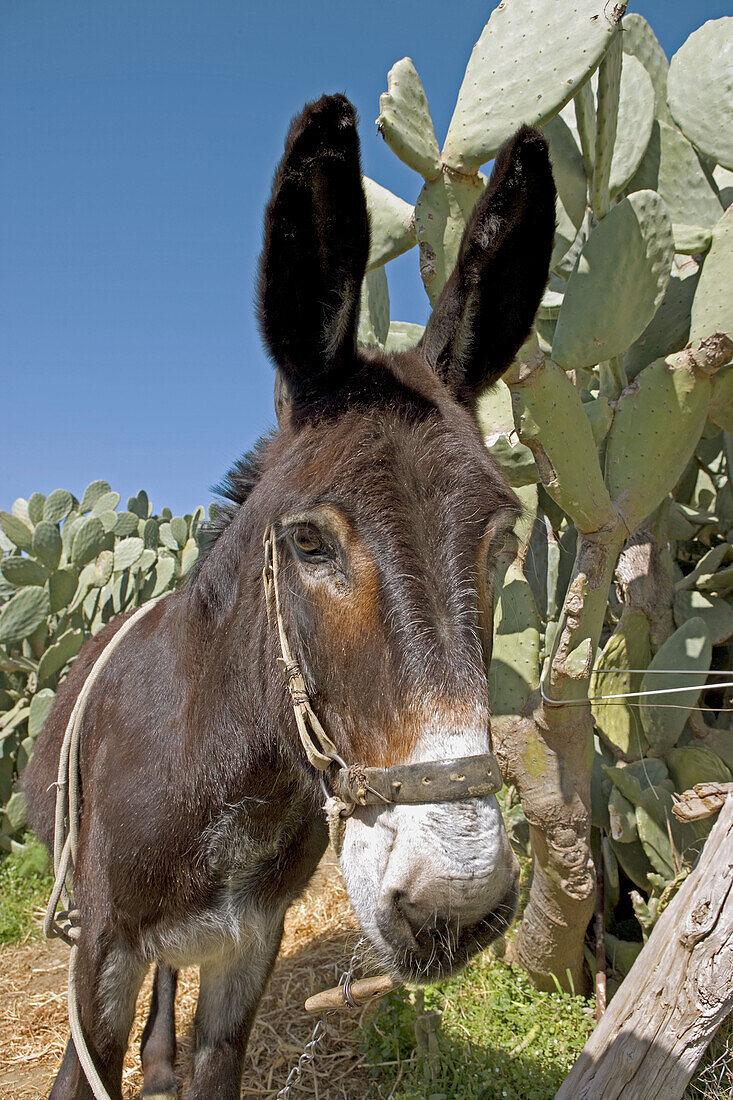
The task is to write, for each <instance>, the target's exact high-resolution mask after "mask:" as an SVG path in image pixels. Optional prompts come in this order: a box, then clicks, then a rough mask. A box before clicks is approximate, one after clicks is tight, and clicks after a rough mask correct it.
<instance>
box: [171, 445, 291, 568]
mask: <svg viewBox="0 0 733 1100" xmlns="http://www.w3.org/2000/svg"><path fill="white" fill-rule="evenodd" d="M274 435H275V432H274V431H271V432H268V433H267V434H266V435H263V436H261V437H260V438H259V439H258V440H257V442H256V443H255V445H254V447H253V448H252V450H251V451H248V452H247V453H246V454H244V455H242V457H241V458H238V459H237V461H236V462H235V463H234V465H233V466H232V468H231V469H230V470H228V471H227V473H226V474H225V475H224V477H223V478H222V479H221V481H220V482H219V484H218V485H215V486H214V487H213V488H212V492H213V493H215V494H216V496H217V497H219V498H220V499H219V500H218V501H216V502H215V503H214V505H213V506H212V509H211V515H210V517H209V519H208V520H207V521H206V523H204V524H203V526H202V527H201V530H200V533H199V556H198V559H197V560H196V564H195V566H194V568H193V569H192V570H191V574H192V576H196V575H197V574H198V572H199V570H200V569H201V566H202V565H203V563H204V562H205V561H206V558H207V557H208V556H209V554H210V553H211V551H212V550H213V548H214V546H215V545H216V543H217V542H218V540H219V539H220V538H221V536H222V535H223V534H224V532H225V531H226V529H227V527H228V526H229V524H230V523H231V522H232V520H233V519H234V517H235V516H236V514H237V512H238V511H239V509H240V508H241V507H242V505H243V504H244V503H245V501H246V500H247V498H248V497H249V495H250V493H251V492H252V490H253V489H254V487H255V485H256V484H257V482H258V481H259V480H260V478H261V477H262V472H263V470H264V467H265V454H266V451H267V448H268V446H269V444H270V442H271V441H272V439H273V437H274Z"/></svg>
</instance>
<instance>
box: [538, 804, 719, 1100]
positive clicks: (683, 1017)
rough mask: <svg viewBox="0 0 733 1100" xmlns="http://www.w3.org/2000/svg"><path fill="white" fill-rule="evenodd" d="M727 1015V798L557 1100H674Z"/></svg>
mask: <svg viewBox="0 0 733 1100" xmlns="http://www.w3.org/2000/svg"><path fill="white" fill-rule="evenodd" d="M731 1009H733V797H729V798H728V799H727V801H726V803H725V805H724V806H723V809H722V810H721V812H720V816H719V818H718V820H717V821H716V823H715V825H714V826H713V829H712V831H711V833H710V836H709V837H708V839H707V841H706V843H705V847H704V848H703V851H702V855H701V856H700V860H699V863H698V865H697V867H696V868H695V870H694V871H693V872H692V874H691V875H690V876H689V877H688V878H687V879H686V881H685V883H684V885H683V886H682V887H681V889H680V891H679V893H678V894H677V895H676V897H675V898H673V900H672V902H671V903H670V905H669V907H668V908H667V909H665V911H664V913H662V916H661V917H660V918H659V920H658V921H657V923H656V925H655V927H654V930H653V932H652V934H651V936H650V938H649V942H648V943H647V945H646V947H645V948H644V950H643V951H642V952H641V954H640V955H639V957H638V958H637V960H636V962H635V963H634V965H633V967H632V968H631V970H630V972H629V975H628V977H627V978H626V980H625V981H624V982H623V984H622V985H621V987H620V988H619V990H618V992H617V993H616V996H615V997H614V998H613V1000H612V1001H611V1004H610V1005H609V1007H608V1008H607V1009H606V1012H605V1013H604V1015H603V1019H602V1020H601V1022H600V1023H599V1025H598V1027H597V1028H596V1030H595V1031H594V1032H593V1034H592V1035H591V1037H590V1039H589V1040H588V1042H587V1043H586V1045H585V1047H584V1048H583V1050H582V1052H581V1055H580V1057H579V1058H578V1061H577V1062H576V1063H575V1065H574V1066H573V1068H572V1069H571V1071H570V1073H569V1075H568V1076H567V1077H566V1078H565V1081H564V1082H563V1084H562V1085H561V1086H560V1089H559V1091H558V1092H557V1094H556V1096H555V1100H680V1097H681V1096H682V1094H683V1092H684V1091H685V1088H686V1087H687V1084H688V1082H689V1080H690V1078H691V1077H692V1075H693V1073H694V1071H695V1067H696V1066H697V1063H698V1062H699V1060H700V1058H701V1057H702V1055H703V1053H704V1051H705V1048H706V1047H707V1045H708V1043H709V1042H710V1040H711V1039H712V1038H713V1035H714V1034H715V1032H716V1031H717V1029H718V1027H719V1025H720V1024H721V1023H722V1021H723V1020H724V1019H725V1017H726V1016H727V1015H728V1013H729V1012H730V1011H731Z"/></svg>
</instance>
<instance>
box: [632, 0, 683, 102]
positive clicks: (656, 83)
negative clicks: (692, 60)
mask: <svg viewBox="0 0 733 1100" xmlns="http://www.w3.org/2000/svg"><path fill="white" fill-rule="evenodd" d="M623 49H624V53H625V54H629V55H630V56H631V57H635V58H637V59H638V60H639V61H640V62H641V63H642V65H643V66H644V68H645V69H646V71H647V72H648V73H649V76H650V78H651V82H652V85H653V87H654V100H655V114H656V116H657V118H661V119H664V121H665V122H671V121H672V116H671V114H670V113H669V107H668V106H667V73H668V71H669V62H668V61H667V55H666V54H665V52H664V50H663V49H662V47H661V46H660V44H659V40H658V38H657V36H656V35H655V33H654V31H653V30H652V28H651V27H650V26H649V24H648V23H647V21H646V19H645V18H644V16H643V15H638V14H637V13H636V12H629V14H628V15H625V16H624V21H623Z"/></svg>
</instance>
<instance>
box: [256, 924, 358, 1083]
mask: <svg viewBox="0 0 733 1100" xmlns="http://www.w3.org/2000/svg"><path fill="white" fill-rule="evenodd" d="M365 942H366V941H365V939H364V937H363V936H362V938H361V939H360V940H359V942H358V943H357V945H356V947H355V948H354V953H353V955H352V956H351V961H350V962H349V967H348V970H346V971H345V973H343V974H342V975H341V978H340V980H339V986H340V987H344V986H345V987H346V988H349V987H350V985H351V981H352V979H353V977H354V971H355V970H356V967H357V963H358V962H359V957H360V953H361V949H362V947H363V946H364V944H365ZM336 1011H337V1010H336V1009H335V1008H330V1009H329V1010H328V1011H327V1012H324V1013H323V1015H322V1016H320V1017H319V1018H318V1020H316V1026H315V1027H314V1028H313V1031H312V1033H311V1037H310V1039H309V1040H308V1042H307V1043H306V1044H305V1046H304V1047H303V1053H302V1054H301V1055H300V1057H299V1058H298V1061H297V1062H296V1063H295V1065H294V1066H293V1068H292V1069H291V1071H290V1073H289V1074H288V1079H287V1081H286V1082H285V1084H284V1085H283V1087H282V1088H281V1089H280V1091H279V1093H278V1094H277V1097H276V1100H288V1098H289V1097H290V1094H291V1092H292V1090H293V1087H294V1086H295V1085H297V1084H298V1082H299V1081H300V1078H301V1077H302V1075H303V1070H304V1069H305V1067H306V1066H309V1065H310V1064H311V1062H312V1061H313V1059H314V1058H315V1056H316V1054H317V1053H318V1048H319V1047H320V1045H321V1043H322V1042H323V1039H324V1037H325V1035H326V1032H327V1030H328V1029H327V1027H326V1020H327V1019H328V1017H329V1016H333V1014H334V1012H336Z"/></svg>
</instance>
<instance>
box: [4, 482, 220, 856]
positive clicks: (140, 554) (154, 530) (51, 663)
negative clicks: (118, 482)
mask: <svg viewBox="0 0 733 1100" xmlns="http://www.w3.org/2000/svg"><path fill="white" fill-rule="evenodd" d="M119 503H120V495H119V493H115V492H112V490H111V488H110V486H109V485H108V483H107V482H106V481H93V482H91V484H90V485H88V486H87V487H86V489H85V491H84V493H83V494H82V498H81V501H79V500H77V498H76V497H74V496H73V495H72V494H71V493H69V492H67V490H66V489H56V490H55V491H54V492H52V493H50V494H49V495H48V496H47V497H46V496H44V495H43V493H33V494H32V495H31V496H30V497H29V499H28V500H24V499H23V498H19V499H18V500H16V501H15V503H14V504H13V506H12V509H11V511H10V512H3V511H0V552H1V556H0V806H2V807H3V810H2V817H1V818H0V848H3V849H6V850H7V849H9V848H12V847H13V845H15V844H16V843H17V842H18V840H17V838H19V837H20V836H21V835H22V833H23V831H24V828H25V821H26V819H25V801H24V798H23V795H22V792H20V791H19V790H17V789H16V782H17V779H18V777H19V776H20V775H21V774H22V771H23V768H24V767H25V765H26V764H27V762H28V760H29V759H30V757H31V755H32V753H33V745H34V742H35V739H36V737H37V736H38V734H39V733H40V731H41V729H42V727H43V723H44V720H45V718H46V715H47V714H48V712H49V710H50V709H51V705H52V703H53V700H54V697H55V694H56V688H57V687H58V684H59V681H60V680H61V679H63V677H64V675H65V674H66V672H67V671H68V669H69V666H70V664H71V662H72V661H73V660H74V658H75V657H76V655H77V653H78V652H79V650H80V649H81V647H82V645H83V644H84V642H85V641H86V640H87V638H89V637H90V636H91V635H93V634H96V633H97V632H98V631H99V630H101V629H102V627H103V626H104V625H105V623H107V622H109V620H110V619H111V618H113V617H114V616H115V615H118V614H120V613H121V612H123V611H129V610H131V609H132V608H134V607H138V606H139V605H140V604H142V603H145V601H146V600H149V599H152V598H153V597H155V596H161V595H163V594H165V593H166V592H169V591H172V590H173V589H174V588H175V587H176V586H177V585H178V584H179V583H180V582H181V580H182V579H183V577H184V576H185V575H186V573H188V571H189V570H190V568H191V566H192V565H193V563H194V562H195V560H196V558H197V557H198V542H197V534H198V531H199V528H200V525H201V522H202V520H203V518H204V512H203V509H202V508H197V509H196V510H195V511H194V512H193V513H191V514H190V515H186V516H172V515H171V513H170V511H169V510H168V509H163V513H162V514H161V515H160V516H155V515H153V514H152V508H151V505H150V501H149V500H148V496H147V493H145V492H144V491H141V492H139V493H138V494H137V496H134V497H130V499H129V500H128V502H127V508H126V509H124V510H119V507H118V506H119Z"/></svg>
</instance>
